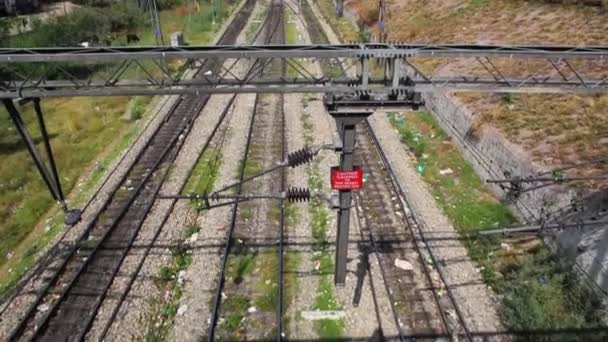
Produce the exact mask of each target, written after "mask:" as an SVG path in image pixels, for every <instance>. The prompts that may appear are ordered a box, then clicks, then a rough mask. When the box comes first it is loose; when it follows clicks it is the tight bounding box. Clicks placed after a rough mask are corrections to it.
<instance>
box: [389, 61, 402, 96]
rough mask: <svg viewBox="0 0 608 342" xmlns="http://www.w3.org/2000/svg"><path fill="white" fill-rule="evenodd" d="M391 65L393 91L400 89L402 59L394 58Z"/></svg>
mask: <svg viewBox="0 0 608 342" xmlns="http://www.w3.org/2000/svg"><path fill="white" fill-rule="evenodd" d="M391 64H392V68H391V69H392V70H391V72H392V75H391V77H392V86H393V89H397V88H398V87H399V77H401V59H400V58H395V57H394V58H393V59H392V60H391Z"/></svg>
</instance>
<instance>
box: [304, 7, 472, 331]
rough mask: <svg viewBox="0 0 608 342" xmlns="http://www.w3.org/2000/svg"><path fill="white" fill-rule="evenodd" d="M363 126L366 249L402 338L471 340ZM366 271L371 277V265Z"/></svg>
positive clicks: (312, 22) (359, 154)
mask: <svg viewBox="0 0 608 342" xmlns="http://www.w3.org/2000/svg"><path fill="white" fill-rule="evenodd" d="M302 13H303V15H304V18H305V20H306V22H307V30H308V33H309V35H310V37H311V39H312V40H313V41H314V42H315V43H328V39H327V37H326V36H325V33H324V32H323V30H322V28H321V25H320V24H319V23H318V21H317V18H316V16H315V14H314V13H313V11H312V9H311V8H310V7H309V5H308V2H307V1H304V2H303V3H302ZM321 69H322V71H323V73H324V74H331V75H333V74H336V73H343V72H344V68H343V67H342V65H340V64H332V63H324V64H321ZM362 126H363V127H361V126H360V127H359V129H358V134H357V148H356V150H355V161H356V163H357V164H359V165H361V166H362V168H363V171H364V172H365V175H366V177H367V178H366V182H365V186H364V187H363V189H362V190H361V191H359V192H356V193H355V196H354V201H355V205H356V208H357V214H358V215H357V216H358V220H359V226H360V228H361V231H360V234H361V237H362V240H363V242H364V243H365V245H364V246H363V248H362V249H363V250H364V251H365V253H366V254H368V255H367V258H369V254H374V255H375V257H376V258H377V260H378V265H379V268H380V274H381V277H382V280H383V285H384V289H385V292H386V294H387V295H388V296H389V301H390V303H391V313H392V316H393V321H394V323H395V325H396V326H397V328H398V332H399V336H398V338H399V340H402V341H404V340H435V339H436V338H441V337H444V338H448V339H452V340H460V339H463V338H464V339H465V340H469V341H472V340H473V337H472V335H471V333H470V331H469V329H468V326H467V323H466V319H465V317H464V316H463V314H462V312H461V311H460V308H459V307H458V303H457V302H456V300H455V298H454V296H453V293H452V291H451V289H450V288H449V287H447V286H446V285H445V284H446V281H445V278H444V276H443V272H442V270H441V265H439V263H438V262H437V260H436V258H435V256H434V254H433V251H432V250H431V248H430V246H429V244H427V243H426V240H425V237H424V232H423V230H422V229H421V228H420V226H419V223H418V220H417V219H416V216H415V215H416V214H415V212H414V211H413V209H412V208H411V206H410V205H409V204H408V203H407V199H406V197H405V193H404V192H403V191H402V189H401V186H400V184H399V181H398V178H397V177H396V176H395V174H394V172H393V171H392V169H391V167H390V165H389V163H388V160H387V158H386V155H385V154H384V152H383V151H382V147H381V146H380V144H379V142H378V139H377V137H376V136H375V133H374V132H373V130H372V128H371V126H370V125H369V124H368V122H367V121H366V122H365V123H364V124H363V125H362ZM395 260H401V261H405V262H406V268H407V269H405V270H404V269H399V268H396V267H395ZM368 262H369V261H368ZM368 275H369V276H370V277H371V271H370V269H369V268H368ZM375 295H376V293H374V296H375ZM429 304H431V305H429Z"/></svg>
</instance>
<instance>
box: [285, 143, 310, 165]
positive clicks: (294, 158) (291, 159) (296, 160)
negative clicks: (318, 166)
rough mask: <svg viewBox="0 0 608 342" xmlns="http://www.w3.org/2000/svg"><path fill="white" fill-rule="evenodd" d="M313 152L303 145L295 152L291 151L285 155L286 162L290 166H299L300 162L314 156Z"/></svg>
mask: <svg viewBox="0 0 608 342" xmlns="http://www.w3.org/2000/svg"><path fill="white" fill-rule="evenodd" d="M314 156H315V154H314V153H313V152H312V151H311V150H310V149H309V148H308V147H304V148H302V149H300V150H297V151H295V152H291V153H290V154H289V155H288V156H287V164H288V165H289V166H290V167H296V166H300V165H302V164H305V163H308V162H310V161H311V160H312V158H314Z"/></svg>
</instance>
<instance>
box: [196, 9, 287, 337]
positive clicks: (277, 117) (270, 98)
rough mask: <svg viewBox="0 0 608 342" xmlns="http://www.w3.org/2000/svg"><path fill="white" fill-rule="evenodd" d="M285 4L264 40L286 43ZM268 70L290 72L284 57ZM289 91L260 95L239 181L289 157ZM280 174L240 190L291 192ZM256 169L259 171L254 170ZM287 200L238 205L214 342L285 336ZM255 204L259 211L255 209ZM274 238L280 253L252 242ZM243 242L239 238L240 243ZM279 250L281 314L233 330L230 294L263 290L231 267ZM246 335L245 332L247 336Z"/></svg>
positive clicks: (270, 19)
mask: <svg viewBox="0 0 608 342" xmlns="http://www.w3.org/2000/svg"><path fill="white" fill-rule="evenodd" d="M283 13H284V8H283V2H282V1H280V0H273V1H272V4H271V7H270V9H269V13H268V15H267V18H266V20H265V22H264V24H263V25H264V27H263V31H264V38H263V42H262V43H263V44H283V43H284V42H285V24H284V19H283ZM259 68H263V70H262V71H261V72H266V73H273V74H278V75H280V76H284V75H285V63H284V62H282V61H278V62H277V61H272V62H271V61H266V60H258V61H256V62H255V63H254V65H252V67H251V69H250V72H251V71H252V70H258V69H259ZM283 104H284V100H283V95H275V94H260V95H256V97H255V103H254V109H253V116H252V118H251V124H250V127H249V131H248V135H247V143H246V147H245V150H244V153H243V157H242V159H241V160H242V163H241V168H240V170H239V179H240V180H241V181H242V180H243V179H245V178H247V177H251V176H252V175H253V174H255V172H256V171H262V170H264V169H266V168H268V167H271V166H274V165H273V163H274V162H276V161H278V160H283V159H284V158H285V153H286V152H285V151H286V140H285V114H284V110H283ZM252 169H253V170H254V171H252ZM279 172H280V175H279V177H278V180H277V179H276V178H275V179H274V180H273V179H272V178H268V177H266V176H265V177H260V178H257V179H256V180H254V181H251V182H248V183H245V184H239V185H237V187H236V192H237V193H239V194H240V193H242V192H246V191H248V192H275V193H276V192H283V191H284V190H285V171H284V168H281V169H280V170H279ZM252 173H253V174H252ZM283 202H284V201H283V200H279V203H278V204H277V203H274V202H269V203H267V202H265V203H263V204H262V205H259V206H257V205H256V206H251V205H249V204H243V205H239V204H238V203H237V204H235V205H234V206H233V207H232V211H231V218H230V224H229V229H228V233H227V238H226V241H227V243H226V245H225V246H224V250H223V254H222V266H221V270H220V273H219V274H218V281H217V288H216V295H215V300H214V303H213V309H212V317H211V322H210V325H209V331H208V335H207V339H208V341H213V340H215V339H216V337H217V338H220V339H225V338H228V339H231V338H235V336H239V337H240V338H243V337H253V338H262V339H269V338H270V336H275V335H273V334H272V333H269V332H270V331H273V330H275V329H272V328H270V327H271V326H275V327H276V338H277V339H279V340H280V339H281V338H282V335H283V324H282V323H283V322H282V318H283V317H282V316H283V252H284V246H283V235H284V220H285V219H284V203H283ZM274 206H277V207H276V208H277V209H276V212H277V217H276V219H277V221H276V222H274V219H273V218H272V216H273V215H272V214H271V213H272V212H273V210H274V208H273V207H274ZM254 208H256V209H257V212H255V213H253V210H254ZM268 239H270V240H273V241H277V240H278V243H277V248H276V251H274V250H273V248H272V247H271V248H270V249H269V250H265V251H259V250H254V248H250V247H248V245H255V244H256V243H258V242H262V244H263V242H265V241H267V240H268ZM237 241H238V242H237ZM273 251H274V252H276V253H277V262H278V271H277V278H278V279H277V286H278V289H277V291H278V292H277V299H276V305H277V306H278V307H277V310H276V317H275V316H274V315H273V314H271V313H269V312H267V311H264V310H257V311H256V312H251V313H250V314H249V315H248V319H247V327H232V329H227V328H226V327H224V326H222V324H221V323H220V320H223V318H222V317H230V316H231V315H234V312H231V311H232V310H234V308H233V307H232V305H227V304H226V299H225V298H237V297H239V296H240V297H239V298H245V297H242V296H243V295H244V294H243V293H245V296H246V297H257V296H260V295H263V294H260V293H257V291H256V289H255V284H254V282H255V281H256V279H248V278H246V277H241V276H239V275H237V276H236V277H234V278H232V277H230V281H227V279H228V278H229V276H228V275H227V273H228V272H229V268H230V267H231V265H232V266H234V264H235V263H238V262H239V261H238V258H247V257H248V256H251V255H252V256H253V257H254V258H255V256H256V255H258V253H272V252H273ZM235 260H236V261H235ZM241 334H242V335H241Z"/></svg>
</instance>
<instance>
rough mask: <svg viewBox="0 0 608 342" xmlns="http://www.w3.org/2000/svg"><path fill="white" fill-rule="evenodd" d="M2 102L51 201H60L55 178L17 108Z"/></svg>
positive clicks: (6, 101) (11, 103)
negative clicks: (51, 198) (49, 193)
mask: <svg viewBox="0 0 608 342" xmlns="http://www.w3.org/2000/svg"><path fill="white" fill-rule="evenodd" d="M2 102H3V103H4V107H6V110H7V111H8V113H9V115H10V117H11V119H12V120H13V123H14V124H15V128H17V132H19V135H20V136H21V139H22V140H23V142H24V143H25V147H27V150H28V152H29V153H30V155H31V156H32V159H33V160H34V164H36V168H37V169H38V172H40V175H41V176H42V179H43V180H44V183H45V184H46V186H47V188H48V189H49V191H50V192H51V195H52V196H53V199H54V200H56V201H60V200H61V197H62V196H61V195H60V190H58V185H57V184H56V183H55V177H53V176H51V172H50V171H49V169H48V168H47V167H46V164H45V163H44V160H43V159H42V156H41V155H40V152H39V151H38V149H37V148H36V144H35V143H34V139H32V136H31V135H30V133H29V131H28V130H27V126H26V125H25V122H24V121H23V118H22V117H21V113H20V112H19V110H18V109H17V107H15V104H14V103H13V101H11V100H2ZM43 138H44V137H43Z"/></svg>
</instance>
